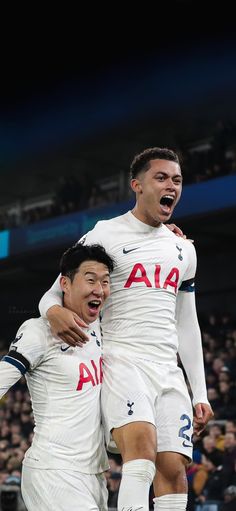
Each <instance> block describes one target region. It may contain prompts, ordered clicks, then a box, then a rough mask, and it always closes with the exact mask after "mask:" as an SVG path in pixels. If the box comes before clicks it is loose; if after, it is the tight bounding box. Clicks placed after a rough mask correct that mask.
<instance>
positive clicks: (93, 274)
mask: <svg viewBox="0 0 236 511" xmlns="http://www.w3.org/2000/svg"><path fill="white" fill-rule="evenodd" d="M84 275H85V276H88V275H92V277H97V276H98V274H97V273H95V272H94V271H86V272H85V274H84ZM103 277H110V273H109V271H107V272H105V273H104V274H103Z"/></svg>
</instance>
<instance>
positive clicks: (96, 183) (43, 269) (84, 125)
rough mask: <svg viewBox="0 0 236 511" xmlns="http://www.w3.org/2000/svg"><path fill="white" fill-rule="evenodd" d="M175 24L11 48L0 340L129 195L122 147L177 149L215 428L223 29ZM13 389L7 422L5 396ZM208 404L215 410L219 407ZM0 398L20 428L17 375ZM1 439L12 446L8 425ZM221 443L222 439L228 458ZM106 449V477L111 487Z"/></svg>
mask: <svg viewBox="0 0 236 511" xmlns="http://www.w3.org/2000/svg"><path fill="white" fill-rule="evenodd" d="M175 4H179V5H182V6H183V5H184V4H186V2H175ZM181 28H182V31H181ZM181 28H179V30H178V28H175V30H173V27H172V28H171V30H170V31H168V36H167V37H166V38H164V39H163V38H161V37H160V35H158V40H157V41H156V44H153V45H150V47H149V48H145V47H144V46H143V45H141V44H140V46H139V47H138V45H137V46H135V45H134V46H133V47H131V46H126V48H125V50H123V49H122V47H121V46H119V47H118V48H117V47H115V46H114V51H113V55H112V57H108V56H107V52H106V49H105V48H101V47H99V51H97V52H95V53H94V52H93V54H92V55H90V54H89V53H88V52H86V55H85V54H84V53H83V56H84V58H82V57H81V54H80V59H79V61H77V62H76V63H75V54H74V53H70V55H68V52H67V53H66V52H65V53H64V54H63V55H62V53H61V52H59V51H57V52H55V51H53V52H52V53H50V55H48V54H47V53H46V49H44V51H43V53H42V49H41V51H39V49H38V52H37V53H36V55H35V57H34V61H33V62H32V60H31V59H30V58H25V57H27V55H26V56H25V55H24V58H20V50H19V49H17V48H14V55H15V59H14V60H13V61H12V60H11V59H8V63H7V65H6V67H5V69H4V73H3V75H4V78H3V83H2V85H3V88H2V93H1V105H0V106H1V132H2V137H1V154H0V165H1V177H0V183H1V185H0V189H1V194H0V224H1V230H0V277H1V294H0V308H1V333H0V349H1V354H3V353H4V351H5V350H6V349H7V346H8V345H9V343H10V341H11V340H12V338H13V337H14V335H15V332H16V330H17V328H18V326H19V325H20V324H21V323H22V322H23V321H25V320H26V319H27V318H28V317H32V316H37V315H38V311H37V304H38V301H39V298H40V297H41V295H42V293H43V292H44V290H45V289H46V288H47V287H48V286H49V285H50V283H52V282H53V280H54V278H55V277H56V275H57V273H58V270H57V268H58V262H59V257H60V255H61V253H62V252H63V250H64V249H65V248H67V247H68V246H69V245H70V244H72V243H73V242H74V241H75V240H76V239H78V238H79V236H80V234H82V233H83V232H86V230H87V229H88V228H90V227H92V226H93V225H94V223H95V222H96V221H97V219H98V218H109V217H111V216H114V215H116V214H119V213H120V212H123V211H125V209H126V208H127V205H130V204H132V201H133V198H132V196H131V195H130V193H129V191H128V187H127V179H128V169H129V164H130V161H131V160H132V158H133V156H134V154H135V153H136V152H139V151H141V150H143V149H144V148H146V147H151V146H155V145H159V146H167V147H171V148H173V149H176V150H177V151H178V152H179V153H180V154H181V156H182V159H183V172H184V176H185V183H186V186H185V188H184V192H183V198H182V203H181V204H180V205H179V206H178V207H177V209H176V213H175V216H174V218H173V221H175V223H176V224H177V225H179V226H180V227H181V228H182V229H183V230H184V232H185V233H186V234H187V236H189V237H190V238H193V239H194V242H195V245H196V249H197V253H198V277H197V307H198V312H199V319H200V325H201V329H202V332H203V340H204V350H205V364H206V374H207V376H208V377H209V380H208V386H209V387H210V388H213V387H214V388H215V389H216V390H217V392H218V395H219V399H220V400H221V403H220V404H221V407H220V406H219V407H218V408H219V409H221V412H220V413H219V414H218V418H217V414H216V419H217V420H218V423H219V424H220V425H222V427H223V433H225V429H224V427H225V424H226V423H225V421H226V420H228V421H231V420H234V421H235V420H236V410H235V408H236V405H235V392H236V390H235V378H236V368H235V359H236V353H235V351H236V348H235V343H236V334H235V331H236V317H235V301H236V300H235V298H236V277H235V260H236V244H235V220H236V193H235V192H236V101H235V90H236V66H235V63H236V62H235V55H236V53H235V50H236V42H235V40H234V36H233V35H232V32H231V31H230V30H228V31H224V33H221V32H218V33H217V31H216V32H215V33H213V31H212V27H211V26H210V25H209V24H208V25H207V26H206V27H205V30H204V27H203V25H202V24H201V25H200V28H201V30H200V29H199V30H198V32H197V31H196V30H195V31H193V30H191V29H189V31H188V32H186V28H185V32H184V33H183V27H181ZM199 35H200V36H201V37H200V38H199V37H198V36H199ZM112 43H114V37H113V39H112ZM28 57H29V56H28ZM9 62H10V63H9ZM71 178H72V181H71ZM76 179H77V180H78V182H76ZM68 182H69V185H70V186H69V185H68ZM71 183H72V187H71ZM72 189H74V190H75V189H76V191H77V198H78V199H77V198H76V197H75V195H73V193H72V195H71V190H72ZM68 190H69V192H68ZM212 338H213V341H212ZM219 359H220V362H218V368H217V367H216V366H217V360H219ZM215 361H216V362H215ZM193 363H194V362H193ZM223 368H224V369H223ZM225 368H226V369H225ZM227 372H229V373H230V379H229V381H230V388H228V391H227V392H228V395H229V396H230V401H227V400H226V401H225V397H224V396H223V390H222V391H221V388H220V385H221V383H220V381H221V380H220V374H222V373H227ZM212 374H213V377H214V376H215V380H214V378H213V380H214V381H213V380H212V379H211V378H210V376H212ZM219 389H220V391H219ZM227 392H226V393H227ZM25 401H26V403H25V405H24V408H25V416H26V417H24V418H23V419H22V417H21V430H20V432H19V429H17V425H16V424H15V423H16V422H18V420H19V409H18V410H17V408H19V403H21V404H22V402H25ZM13 402H15V404H13ZM17 403H18V404H17ZM218 404H219V403H218ZM222 408H223V409H224V410H228V411H229V410H230V411H229V413H228V415H227V413H225V416H222V413H223V412H222ZM2 410H5V411H4V413H5V412H6V410H7V411H8V413H7V414H6V413H5V415H4V414H3V415H1V418H2V421H4V420H6V415H7V422H8V423H10V425H11V424H12V423H13V428H12V431H11V435H10V437H11V440H12V435H14V434H15V435H17V434H19V433H20V434H21V435H22V431H24V433H23V437H24V438H26V439H28V438H30V433H31V429H32V421H31V419H30V416H29V406H28V402H27V397H26V394H25V389H24V385H23V384H21V383H20V384H19V386H18V387H17V388H16V389H15V390H14V391H13V392H12V393H9V404H8V405H7V404H6V401H5V400H3V402H2V403H1V407H0V411H2ZM9 410H10V411H9ZM22 421H25V422H24V424H26V425H24V427H23V426H22ZM14 428H15V429H14ZM235 429H236V428H235ZM234 436H235V435H234ZM4 439H5V437H4V434H2V433H1V438H0V446H1V452H3V453H5V452H6V451H7V449H6V446H5V447H4V444H1V441H3V442H4ZM12 441H13V442H15V449H19V446H18V443H17V442H19V438H14V439H13V440H12ZM26 444H27V441H26ZM26 444H25V446H26ZM12 445H14V444H12ZM8 447H9V446H8ZM23 449H24V446H23V445H21V447H20V450H23ZM235 450H236V442H235V444H234V451H233V456H234V457H233V461H234V463H235ZM200 451H201V452H203V451H204V448H203V447H202V446H201V449H200ZM18 454H19V452H18ZM18 454H17V453H15V452H13V451H12V452H11V456H10V458H11V459H10V463H9V465H8V467H7V469H6V465H7V462H6V459H5V460H4V456H3V457H2V456H0V463H1V465H0V470H1V473H2V479H1V481H2V483H4V477H5V478H6V477H8V476H9V474H12V475H13V476H14V474H15V476H14V477H16V480H17V477H18V465H17V463H18V464H19V460H17V455H18ZM205 454H206V451H205ZM19 456H20V454H19ZM12 458H16V459H13V460H12ZM116 461H117V460H113V461H112V463H113V466H112V469H113V470H112V474H110V476H111V477H110V478H111V481H110V483H109V484H110V487H111V488H112V487H113V486H112V485H114V489H115V490H114V491H116V488H117V485H118V484H119V475H118V474H119V470H120V466H119V464H118V465H116ZM118 461H120V460H118ZM221 461H222V460H221ZM198 465H200V463H198ZM219 466H220V465H219ZM234 470H235V465H234ZM12 482H13V483H14V480H10V481H9V484H10V483H12ZM15 483H16V484H17V481H15ZM232 485H233V486H235V485H236V477H235V473H234V474H232V473H231V479H230V485H228V486H232ZM202 493H203V494H204V487H203V492H202ZM206 498H207V493H206ZM234 498H235V497H234ZM222 499H223V493H222ZM235 505H236V504H235ZM12 506H13V504H12ZM19 506H20V504H19ZM19 506H18V507H19ZM193 506H194V504H192V508H191V509H194V507H193ZM12 509H14V508H13V507H12ZM189 509H190V508H189ZM225 509H230V508H229V507H227V508H225ZM232 509H233V508H232Z"/></svg>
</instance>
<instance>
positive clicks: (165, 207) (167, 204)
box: [160, 195, 174, 214]
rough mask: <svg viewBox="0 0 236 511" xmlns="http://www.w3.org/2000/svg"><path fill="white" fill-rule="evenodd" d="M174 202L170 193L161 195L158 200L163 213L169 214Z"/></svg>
mask: <svg viewBox="0 0 236 511" xmlns="http://www.w3.org/2000/svg"><path fill="white" fill-rule="evenodd" d="M173 204H174V197H173V196H172V195H163V197H162V198H161V200H160V205H161V209H162V211H163V213H167V214H169V213H170V212H171V209H172V206H173Z"/></svg>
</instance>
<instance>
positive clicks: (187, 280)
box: [80, 211, 196, 364]
mask: <svg viewBox="0 0 236 511" xmlns="http://www.w3.org/2000/svg"><path fill="white" fill-rule="evenodd" d="M82 240H83V241H84V242H85V243H86V244H92V243H101V244H102V245H103V246H104V247H105V249H106V250H107V252H108V253H109V254H110V255H112V256H113V257H114V258H115V261H116V266H115V269H114V271H113V272H112V274H111V295H110V297H109V298H108V299H107V300H106V302H105V304H104V307H103V311H102V331H103V349H104V356H105V355H106V354H109V355H113V354H114V355H120V356H123V357H124V356H126V357H131V356H132V357H134V356H137V357H139V358H144V359H150V360H153V361H156V362H158V363H174V364H176V354H177V350H178V338H177V331H176V321H175V307H176V297H177V294H178V292H179V290H185V291H193V290H194V282H193V280H194V276H195V271H196V253H195V248H194V246H193V244H192V243H191V242H190V241H187V240H185V239H183V238H179V237H176V235H175V234H173V233H172V232H171V231H170V230H169V229H168V228H167V227H166V226H165V225H163V224H161V225H160V226H159V227H151V226H149V225H147V224H145V223H143V222H141V221H140V220H138V219H137V218H136V217H135V216H134V215H133V214H132V213H131V212H130V211H129V212H128V213H126V214H124V215H122V216H119V217H116V218H113V219H111V220H104V221H100V222H98V223H97V224H96V225H95V227H94V229H93V230H91V231H89V232H88V234H87V235H85V236H84V237H83V238H82V239H81V240H80V241H82Z"/></svg>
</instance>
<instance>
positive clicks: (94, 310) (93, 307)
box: [88, 300, 101, 314]
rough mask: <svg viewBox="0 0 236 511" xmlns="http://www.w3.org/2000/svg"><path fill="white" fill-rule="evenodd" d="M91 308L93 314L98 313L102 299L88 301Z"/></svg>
mask: <svg viewBox="0 0 236 511" xmlns="http://www.w3.org/2000/svg"><path fill="white" fill-rule="evenodd" d="M88 306H89V310H90V312H91V313H92V314H96V313H97V311H98V309H99V308H100V306H101V301H100V300H91V302H88Z"/></svg>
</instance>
